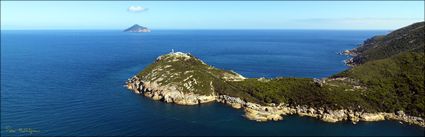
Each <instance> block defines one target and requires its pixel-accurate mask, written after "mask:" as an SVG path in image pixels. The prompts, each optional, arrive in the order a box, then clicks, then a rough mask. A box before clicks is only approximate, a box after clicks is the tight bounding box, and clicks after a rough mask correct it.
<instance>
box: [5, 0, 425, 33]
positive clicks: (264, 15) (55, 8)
mask: <svg viewBox="0 0 425 137" xmlns="http://www.w3.org/2000/svg"><path fill="white" fill-rule="evenodd" d="M419 21H424V1H404V2H403V1H316V2H312V1H298V2H296V1H262V2H260V1H21V2H19V1H1V29H2V30H13V29H23V30H25V29H76V30H78V29H110V30H113V29H125V28H128V27H130V26H132V25H133V24H139V25H142V26H145V27H148V28H151V29H330V30H393V29H397V28H400V27H403V26H406V25H409V24H412V23H414V22H419Z"/></svg>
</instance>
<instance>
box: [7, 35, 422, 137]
mask: <svg viewBox="0 0 425 137" xmlns="http://www.w3.org/2000/svg"><path fill="white" fill-rule="evenodd" d="M386 33H388V31H330V30H328V31H319V30H154V31H153V32H151V33H123V32H121V31H119V30H110V31H53V30H52V31H11V30H10V31H5V30H2V31H1V128H2V130H1V135H30V134H29V133H19V132H15V133H13V132H9V131H10V130H7V129H19V128H31V129H33V130H37V131H39V132H35V133H32V134H31V135H407V136H409V135H410V136H411V135H418V136H423V135H424V128H422V127H419V126H411V125H406V124H399V123H398V122H395V121H382V122H360V123H358V124H356V125H353V124H351V123H350V122H339V123H335V124H331V123H325V122H322V121H320V120H316V119H314V118H309V117H298V116H287V117H284V120H282V121H278V122H264V123H258V122H254V121H249V120H247V119H245V118H243V117H242V115H243V112H242V110H236V109H233V108H231V107H228V106H225V105H222V104H219V103H209V104H202V105H197V106H179V105H174V104H166V103H163V102H158V101H152V100H150V99H148V98H145V97H143V96H139V95H136V94H134V93H133V92H130V91H128V90H127V89H126V88H125V87H123V85H124V82H125V81H126V80H127V79H128V78H129V77H131V76H133V75H135V74H137V73H138V72H139V71H141V70H143V68H144V67H146V66H147V65H149V64H150V63H152V62H153V61H154V60H155V59H156V57H157V56H159V55H162V54H166V53H168V52H170V51H171V50H172V49H174V50H175V51H182V52H189V53H191V54H193V55H194V56H196V57H198V58H200V59H201V60H203V61H204V62H206V63H207V64H210V65H212V66H214V67H217V68H221V69H227V70H234V71H236V72H238V73H240V74H242V75H244V76H246V77H269V78H270V77H278V76H284V77H309V78H322V77H327V76H330V75H332V74H335V73H337V72H340V71H343V70H345V69H347V67H346V66H345V65H344V63H343V62H342V60H344V59H346V58H347V57H346V56H342V55H337V54H336V53H337V52H340V51H342V50H345V49H352V48H354V47H357V45H358V44H360V43H362V42H363V41H364V40H366V39H367V38H370V37H372V36H374V35H380V34H386Z"/></svg>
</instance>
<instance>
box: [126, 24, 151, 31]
mask: <svg viewBox="0 0 425 137" xmlns="http://www.w3.org/2000/svg"><path fill="white" fill-rule="evenodd" d="M124 32H151V30H149V29H148V28H146V27H143V26H140V25H138V24H134V25H133V26H131V27H130V28H128V29H125V30H124Z"/></svg>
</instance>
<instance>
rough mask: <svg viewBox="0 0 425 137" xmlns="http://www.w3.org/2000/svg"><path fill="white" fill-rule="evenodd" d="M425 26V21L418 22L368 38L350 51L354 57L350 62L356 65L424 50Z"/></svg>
mask: <svg viewBox="0 0 425 137" xmlns="http://www.w3.org/2000/svg"><path fill="white" fill-rule="evenodd" d="M424 26H425V22H418V23H414V24H412V25H409V26H407V27H404V28H401V29H398V30H395V31H393V32H391V33H389V34H388V35H385V36H375V37H372V38H370V39H368V40H366V41H365V42H364V43H363V44H362V45H360V47H358V48H355V49H353V50H351V51H350V52H351V53H350V54H351V55H353V56H354V57H353V59H352V60H351V61H350V62H349V64H352V65H356V64H362V63H365V62H368V61H373V60H378V59H384V58H388V57H391V56H393V55H396V54H398V53H401V52H406V51H411V52H424V45H425V39H424V36H425V28H424Z"/></svg>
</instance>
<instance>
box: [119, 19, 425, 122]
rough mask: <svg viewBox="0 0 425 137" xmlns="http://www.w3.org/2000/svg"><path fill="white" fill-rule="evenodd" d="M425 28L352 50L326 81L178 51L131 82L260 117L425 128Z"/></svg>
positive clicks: (157, 95)
mask: <svg viewBox="0 0 425 137" xmlns="http://www.w3.org/2000/svg"><path fill="white" fill-rule="evenodd" d="M424 26H425V25H424V22H419V23H415V24H413V25H410V26H407V27H405V28H401V29H399V30H396V31H393V32H391V33H390V34H388V35H386V36H376V37H373V38H371V39H369V40H366V41H365V42H364V43H363V44H362V45H361V46H360V47H358V48H356V49H353V50H347V51H346V52H345V53H346V54H349V55H352V56H353V58H352V59H349V60H347V61H346V62H347V64H349V65H350V66H352V68H350V69H348V70H345V71H343V72H340V73H337V74H334V75H333V76H330V77H327V78H322V79H315V78H314V79H313V78H285V77H278V78H270V79H269V78H245V77H244V76H242V75H240V74H238V73H236V72H233V71H227V70H221V69H218V68H215V67H213V66H210V65H208V64H206V63H204V62H203V61H202V60H200V59H198V58H196V57H194V56H193V55H191V54H188V53H182V52H171V53H169V54H166V55H162V56H159V57H158V58H157V59H156V60H155V62H154V63H153V64H151V65H149V66H147V67H146V68H145V69H144V70H143V71H141V72H140V73H139V74H137V75H135V76H133V77H132V78H130V79H128V81H127V82H126V86H127V88H128V89H130V90H132V91H134V92H135V93H137V94H143V95H144V96H146V97H149V98H152V99H153V100H161V101H163V102H167V103H176V104H181V105H196V104H200V103H208V102H220V103H224V104H228V105H230V106H231V107H233V108H236V109H244V111H245V117H246V118H248V119H250V120H256V121H268V120H274V121H277V120H281V119H283V116H285V115H293V114H297V115H300V116H310V117H315V118H317V119H321V120H323V121H326V122H338V121H344V120H349V121H352V122H353V123H354V124H355V123H357V122H358V121H381V120H397V121H400V122H406V123H409V124H416V125H419V126H422V127H425V122H424V117H425V113H424V111H425V91H424V65H425V64H424V34H425V32H424V31H423V30H424Z"/></svg>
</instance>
